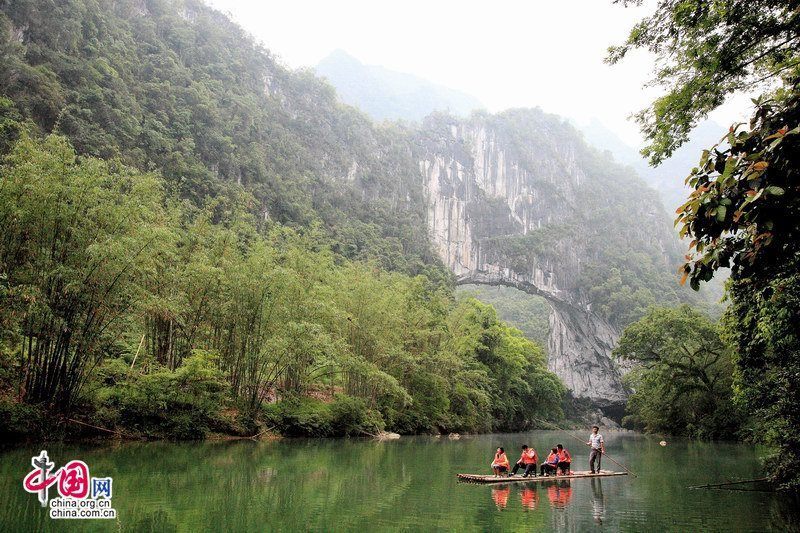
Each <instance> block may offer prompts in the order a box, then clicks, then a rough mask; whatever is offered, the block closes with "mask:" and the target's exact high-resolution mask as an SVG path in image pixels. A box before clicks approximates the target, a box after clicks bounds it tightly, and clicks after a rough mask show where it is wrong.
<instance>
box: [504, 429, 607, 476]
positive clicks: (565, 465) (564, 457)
mask: <svg viewBox="0 0 800 533" xmlns="http://www.w3.org/2000/svg"><path fill="white" fill-rule="evenodd" d="M586 444H587V445H588V446H589V447H590V448H591V452H590V454H589V472H590V473H591V474H594V473H595V462H597V470H596V472H598V473H599V472H600V458H601V457H602V455H603V454H604V453H605V451H606V449H605V442H604V441H603V436H602V435H601V434H600V428H599V427H598V426H592V434H591V435H589V442H587V443H586ZM538 464H539V455H538V454H537V453H536V450H534V449H533V448H530V447H529V446H528V445H527V444H523V445H522V454H521V455H520V458H519V460H518V461H517V462H516V464H514V468H513V469H512V470H511V472H510V473H509V468H510V466H511V465H510V463H509V461H508V457H507V456H506V452H505V450H504V449H503V448H497V452H496V453H495V454H494V459H493V460H492V472H494V475H495V476H500V475H503V474H507V475H508V476H516V475H517V472H519V470H520V469H521V468H524V469H525V472H524V473H523V474H522V477H528V476H535V475H536V467H537V466H538ZM571 466H572V456H571V455H570V453H569V452H568V451H567V449H566V448H564V446H563V445H562V444H558V445H557V446H556V447H555V448H552V449H551V450H550V453H549V454H548V455H547V458H546V459H545V460H544V462H543V463H542V464H541V466H540V468H539V475H540V476H552V475H556V476H568V475H570V474H572V470H571V469H570V467H571Z"/></svg>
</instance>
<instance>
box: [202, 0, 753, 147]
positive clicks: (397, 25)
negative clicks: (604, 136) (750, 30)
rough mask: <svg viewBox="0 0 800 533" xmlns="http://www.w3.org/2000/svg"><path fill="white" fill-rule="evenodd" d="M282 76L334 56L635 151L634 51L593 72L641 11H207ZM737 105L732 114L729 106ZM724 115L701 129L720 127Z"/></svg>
mask: <svg viewBox="0 0 800 533" xmlns="http://www.w3.org/2000/svg"><path fill="white" fill-rule="evenodd" d="M208 1H210V3H211V5H213V6H215V7H217V8H218V9H220V10H221V11H223V12H226V13H229V14H230V15H231V16H232V18H233V19H234V20H235V21H236V22H238V23H239V24H241V25H242V26H243V27H244V28H245V29H246V30H247V31H249V32H250V33H251V34H253V35H254V36H255V37H256V39H257V40H259V41H261V42H262V43H263V44H264V45H265V46H266V47H267V48H269V49H270V50H271V51H272V52H274V53H276V54H277V55H278V56H279V58H280V59H281V60H282V61H283V63H284V64H286V65H287V66H289V67H293V68H297V67H304V66H308V67H312V66H314V65H315V64H316V63H317V62H319V60H320V59H322V58H323V57H324V56H326V55H328V54H329V53H330V52H331V51H333V50H335V49H337V48H341V49H343V50H345V51H346V52H348V53H349V54H351V55H353V56H354V57H356V58H357V59H359V60H361V61H362V62H363V63H367V64H372V65H382V66H384V67H386V68H389V69H392V70H397V71H401V72H409V73H412V74H416V75H418V76H421V77H423V78H426V79H428V80H430V81H433V82H436V83H439V84H442V85H446V86H448V87H451V88H454V89H459V90H461V91H463V92H466V93H469V94H472V95H474V96H475V97H477V98H478V99H479V100H481V101H482V102H483V103H484V104H485V105H486V106H487V107H488V109H489V110H490V111H493V112H494V111H501V110H503V109H506V108H509V107H535V106H539V107H541V108H542V109H544V110H545V111H548V112H552V113H557V114H560V115H563V116H567V117H572V118H574V119H576V120H578V121H579V122H587V121H588V120H589V119H590V118H592V117H597V118H599V119H600V120H601V121H602V122H603V123H604V124H606V126H608V127H609V128H611V129H612V130H614V131H616V132H617V133H618V134H619V135H620V136H621V137H622V138H623V139H624V140H626V141H628V142H629V143H631V144H635V145H637V146H638V144H639V134H638V129H637V127H636V125H635V124H634V123H633V122H632V121H630V120H628V118H627V117H628V116H629V115H630V114H631V113H632V112H634V111H637V110H639V109H640V108H642V107H643V106H645V105H646V104H647V103H648V102H649V101H650V100H652V98H653V96H654V95H656V94H658V93H657V92H654V91H656V90H654V89H643V88H642V84H643V83H644V82H645V81H646V80H647V79H649V74H650V71H651V70H652V63H651V59H650V57H648V55H647V54H645V53H640V52H637V53H636V54H634V55H632V56H631V57H629V58H627V59H626V60H625V61H624V62H623V63H622V64H618V65H615V66H609V65H606V64H605V63H603V57H604V56H605V53H606V49H607V47H608V46H609V45H610V44H613V43H619V42H621V41H622V40H624V38H625V36H626V35H627V33H628V30H629V29H630V27H631V26H632V25H633V23H634V21H636V20H637V19H638V18H640V17H641V16H642V15H643V14H644V13H647V12H648V8H647V7H645V8H632V7H629V8H623V7H621V6H618V5H613V4H612V3H611V0H555V1H553V0H550V1H541V0H528V1H522V0H519V1H511V0H494V1H492V2H487V1H480V2H477V1H471V0H466V1H465V0H461V1H449V0H446V1H440V0H427V1H421V0H405V1H402V2H380V1H376V0H372V1H359V0H344V1H341V0H333V1H310V0H288V1H286V0H284V1H281V2H265V1H258V0H208ZM738 104H739V105H740V106H741V103H740V102H738ZM730 109H731V108H730V107H729V108H727V109H722V110H721V111H719V112H717V113H715V115H713V116H712V118H714V119H716V120H718V121H720V122H722V123H727V122H729V121H731V120H735V119H737V118H738V117H737V116H736V115H735V114H734V113H732V112H731V110H730Z"/></svg>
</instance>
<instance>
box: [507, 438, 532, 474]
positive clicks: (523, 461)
mask: <svg viewBox="0 0 800 533" xmlns="http://www.w3.org/2000/svg"><path fill="white" fill-rule="evenodd" d="M538 463H539V456H538V455H536V450H534V449H533V448H528V445H527V444H523V445H522V455H520V456H519V461H517V464H515V465H514V469H513V470H511V475H512V476H516V475H517V470H519V469H520V468H524V469H525V473H524V474H522V477H528V476H530V475H534V476H535V475H536V465H537V464H538Z"/></svg>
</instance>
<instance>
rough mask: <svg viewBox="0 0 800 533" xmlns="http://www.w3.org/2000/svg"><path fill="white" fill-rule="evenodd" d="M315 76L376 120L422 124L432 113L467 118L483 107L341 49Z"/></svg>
mask: <svg viewBox="0 0 800 533" xmlns="http://www.w3.org/2000/svg"><path fill="white" fill-rule="evenodd" d="M316 72H317V74H318V75H320V76H322V77H324V78H327V80H328V81H329V82H330V83H331V84H332V85H333V86H334V87H335V88H336V91H337V92H338V93H339V96H340V98H341V99H342V101H343V102H345V103H346V104H350V105H352V106H354V107H358V108H359V109H361V110H362V111H364V112H365V113H367V114H368V115H370V116H372V117H373V118H374V119H376V120H386V119H388V120H397V119H404V120H413V121H421V120H422V119H423V118H424V117H426V116H427V115H429V114H430V113H432V112H433V111H449V112H450V113H452V114H455V115H460V116H467V115H469V114H470V113H471V112H472V111H473V110H475V109H483V107H484V106H483V104H482V103H481V102H480V101H479V100H478V99H477V98H475V97H474V96H471V95H469V94H466V93H464V92H461V91H457V90H455V89H451V88H449V87H445V86H442V85H438V84H436V83H433V82H431V81H429V80H426V79H424V78H421V77H419V76H416V75H414V74H409V73H405V72H397V71H394V70H390V69H387V68H385V67H382V66H379V65H366V64H364V63H362V62H361V61H359V60H358V59H357V58H355V57H353V56H352V55H350V54H349V53H347V52H346V51H344V50H342V49H336V50H334V51H332V52H331V53H330V54H328V55H327V56H326V57H325V58H323V59H322V60H321V61H320V62H319V63H318V64H317V66H316Z"/></svg>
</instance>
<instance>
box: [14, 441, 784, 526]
mask: <svg viewBox="0 0 800 533" xmlns="http://www.w3.org/2000/svg"><path fill="white" fill-rule="evenodd" d="M557 438H560V436H559V435H556V434H554V433H552V432H536V433H531V434H526V435H524V436H521V435H514V436H508V435H484V436H475V437H468V438H462V439H460V440H457V441H450V440H448V439H444V440H443V439H432V438H426V437H416V438H414V437H408V438H406V437H404V438H403V439H400V440H398V441H392V442H389V443H377V442H372V441H364V440H356V439H350V440H317V441H313V440H299V439H298V440H286V441H279V442H259V443H254V442H250V441H247V442H232V443H227V442H226V443H212V442H207V443H125V444H120V445H112V446H101V447H93V446H86V445H83V446H82V445H71V444H65V445H60V446H56V445H53V446H52V447H49V448H48V452H49V453H50V457H53V458H58V461H61V462H63V461H64V460H66V459H69V458H79V459H82V460H84V461H86V462H87V463H88V464H89V465H90V467H91V468H92V469H93V471H94V472H97V473H99V474H102V475H108V476H112V477H113V478H114V507H115V508H116V509H117V512H118V520H117V521H116V522H114V523H106V522H100V521H86V522H85V523H80V524H78V523H66V522H64V521H58V520H50V518H49V517H48V516H47V514H46V513H44V512H43V510H42V508H41V506H40V505H39V504H38V502H37V501H36V499H35V498H31V497H30V496H31V495H29V494H27V493H26V492H25V491H24V490H22V488H21V480H22V478H23V477H24V476H25V474H26V473H27V472H28V470H29V469H30V460H31V457H32V456H33V455H35V454H38V452H39V449H38V448H35V447H32V446H26V447H24V446H23V447H19V448H17V449H14V450H10V451H6V452H2V453H0V532H2V531H37V532H42V533H47V532H50V531H53V532H57V533H58V532H62V531H66V532H69V533H72V532H74V531H90V532H94V531H103V532H105V531H109V532H112V531H113V532H115V533H120V532H122V533H125V532H127V531H135V532H138V531H159V532H160V531H176V530H177V531H200V530H212V531H267V530H268V531H334V530H335V531H355V532H358V533H361V532H364V531H375V530H381V531H383V530H391V531H396V530H398V529H402V530H409V531H430V530H443V531H453V530H457V531H498V532H499V531H517V530H526V531H552V530H556V531H590V530H592V529H596V530H600V529H603V530H611V531H648V530H652V531H665V530H668V531H707V530H709V529H712V530H717V531H742V532H746V531H759V532H761V531H765V530H775V531H793V530H797V524H798V516H800V515H798V511H797V509H798V508H800V503H798V502H797V501H795V500H789V499H786V498H782V497H780V496H779V495H776V494H772V493H766V492H731V491H726V492H721V491H687V490H686V487H687V486H688V485H700V484H703V483H712V482H715V481H719V480H720V479H724V477H723V476H729V477H731V478H740V479H744V478H748V477H749V478H752V477H757V476H758V474H759V468H760V466H759V463H758V461H757V457H756V453H755V451H754V450H753V449H752V448H750V447H747V446H745V445H741V444H731V443H721V442H720V443H714V445H713V446H714V448H713V449H715V450H716V452H717V453H711V449H712V448H711V447H710V445H708V444H705V443H695V442H689V441H679V440H676V441H675V442H674V443H673V444H672V445H670V446H668V447H662V446H659V445H658V441H657V439H651V438H649V437H646V436H641V435H636V434H627V433H620V434H611V435H606V446H608V447H609V448H611V449H612V451H613V452H614V454H615V457H618V458H619V459H620V461H621V462H624V463H625V464H629V465H630V467H631V468H632V469H633V470H635V471H636V472H639V474H640V475H639V477H636V478H633V477H627V476H620V477H609V478H602V479H575V480H572V481H571V482H567V481H565V480H552V479H547V480H542V479H537V480H535V481H527V482H515V483H506V482H502V483H500V484H498V485H495V486H492V485H490V486H484V485H474V484H468V483H458V481H457V479H456V477H455V474H456V473H457V472H476V471H478V468H480V466H479V465H483V467H484V468H485V467H486V466H488V465H486V460H485V457H486V450H492V449H496V448H497V447H498V446H499V445H502V444H504V441H509V440H511V439H513V440H515V441H527V442H533V443H535V444H542V443H545V442H553V441H554V440H555V439H557ZM687 458H690V459H692V460H696V461H698V462H700V461H705V463H704V464H706V465H707V468H703V469H686V468H684V464H685V461H686V460H687ZM57 464H58V463H57ZM675 509H681V512H680V513H675V512H674V510H675ZM754 509H755V510H757V511H756V512H754Z"/></svg>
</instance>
